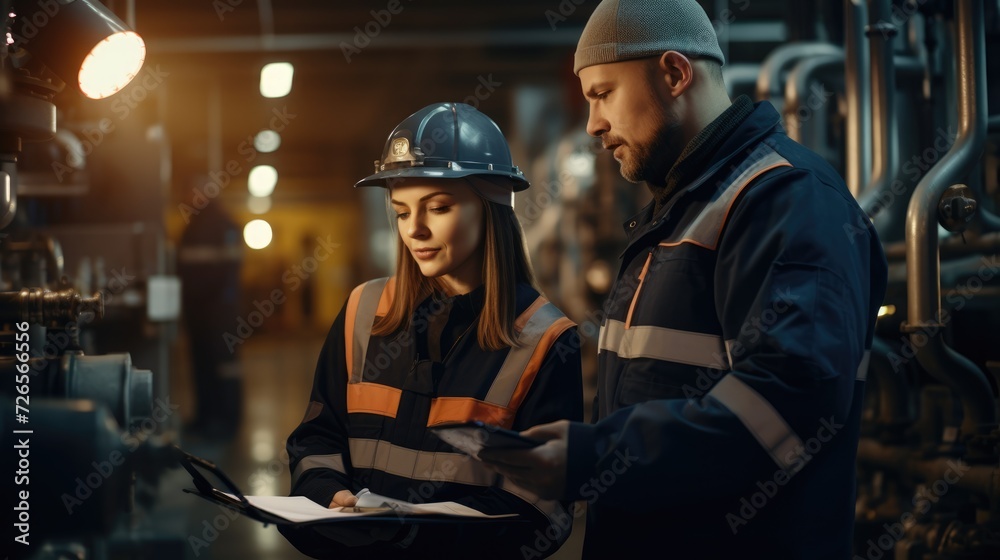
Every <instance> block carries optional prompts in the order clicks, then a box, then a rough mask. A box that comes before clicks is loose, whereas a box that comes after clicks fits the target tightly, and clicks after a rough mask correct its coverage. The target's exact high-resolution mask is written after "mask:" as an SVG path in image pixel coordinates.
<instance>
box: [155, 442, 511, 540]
mask: <svg viewBox="0 0 1000 560" xmlns="http://www.w3.org/2000/svg"><path fill="white" fill-rule="evenodd" d="M174 451H175V455H176V458H177V461H178V462H179V463H180V464H181V466H182V467H184V470H186V471H187V472H188V474H190V475H191V480H192V482H194V486H195V487H194V488H184V489H183V490H184V492H187V493H188V494H194V495H195V496H198V497H199V498H203V499H205V500H207V501H209V502H212V503H213V504H217V505H220V506H224V507H227V508H229V509H232V510H234V511H236V512H237V513H239V514H240V515H244V516H246V517H249V518H250V519H253V520H255V521H259V522H261V523H263V524H264V526H265V527H266V526H267V525H291V526H294V527H304V526H306V525H316V524H324V523H377V524H386V523H394V524H397V525H399V524H441V523H448V524H465V523H498V522H504V523H527V522H528V520H527V519H524V518H523V517H521V516H517V517H499V518H488V517H456V516H450V515H408V514H402V513H397V512H393V513H388V512H387V513H386V514H385V515H365V516H359V517H351V518H339V519H316V520H312V521H290V520H288V519H285V518H284V517H281V516H278V515H274V514H272V513H270V512H267V511H264V510H262V509H260V508H257V507H254V505H253V504H251V503H250V502H249V501H247V498H246V496H245V495H244V494H243V492H242V491H240V489H239V488H238V487H237V486H236V483H234V482H233V481H232V479H230V478H229V476H228V475H226V473H225V472H223V471H222V469H220V468H219V467H218V465H216V464H215V463H213V462H211V461H208V460H206V459H202V458H201V457H198V456H195V455H192V454H190V453H188V452H187V451H184V450H183V449H181V448H180V447H177V446H176V445H175V446H174ZM200 469H204V470H205V471H206V472H208V473H211V474H212V475H213V476H214V477H216V478H217V479H218V480H219V481H220V482H221V483H222V484H223V485H224V486H225V487H226V490H227V491H228V492H229V494H232V495H233V496H236V499H233V498H232V497H230V496H229V495H227V494H226V491H223V490H220V489H218V488H216V487H215V486H214V485H213V484H212V483H211V482H210V481H209V480H208V478H207V477H206V476H205V475H204V474H202V472H201V470H200Z"/></svg>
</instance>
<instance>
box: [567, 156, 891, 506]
mask: <svg viewBox="0 0 1000 560" xmlns="http://www.w3.org/2000/svg"><path fill="white" fill-rule="evenodd" d="M842 190H843V189H835V188H833V187H831V186H829V185H827V184H825V183H822V182H821V181H819V180H818V179H816V178H815V177H814V175H813V174H812V173H810V172H809V171H806V170H801V169H795V168H791V169H788V170H781V171H775V172H772V173H771V174H769V175H768V176H765V177H764V178H763V180H762V181H761V182H760V183H758V184H757V185H756V186H755V187H752V188H751V189H750V190H749V191H748V192H747V194H746V195H745V196H744V197H743V199H742V201H741V202H740V203H739V204H737V206H736V209H735V210H734V212H733V214H732V215H731V216H730V219H729V221H728V223H727V225H726V226H725V228H726V229H725V231H724V235H723V238H722V241H721V243H720V245H719V246H718V261H717V266H716V271H715V278H714V281H715V294H714V299H715V306H716V312H717V313H718V317H719V320H720V322H721V324H722V327H723V338H724V340H725V341H726V346H727V350H728V354H729V359H730V364H731V367H730V370H729V371H715V372H711V371H710V372H708V374H709V375H711V376H712V379H717V380H718V382H717V383H716V384H715V386H714V387H713V388H712V389H711V390H710V391H709V392H707V393H704V392H701V394H700V396H698V397H696V398H689V399H672V400H654V401H648V402H645V403H641V404H638V405H634V406H631V407H628V408H624V409H621V410H618V411H616V412H615V413H614V414H611V415H609V416H608V417H607V418H605V419H603V420H602V421H600V422H598V423H597V424H596V425H579V424H575V425H573V426H572V427H571V430H570V437H569V465H570V467H569V468H570V471H569V474H568V480H567V488H568V490H567V492H568V494H569V497H577V496H579V497H582V498H584V499H587V500H591V501H597V500H600V503H602V504H607V505H610V506H612V507H629V508H631V509H632V510H633V511H643V510H646V511H649V509H652V508H655V507H661V506H662V504H663V503H675V504H676V503H692V502H695V501H703V500H714V499H720V498H723V497H726V496H734V495H740V494H742V493H743V492H745V491H746V490H747V489H748V488H751V487H752V485H753V484H754V482H755V481H758V480H764V479H768V478H771V477H772V476H773V475H774V473H775V472H776V471H777V470H779V469H780V470H786V471H787V472H789V473H794V472H797V471H798V470H799V469H801V468H802V467H803V466H804V465H805V462H806V461H807V460H808V457H806V456H805V455H804V454H803V448H802V446H801V443H802V442H803V441H805V440H807V439H809V438H811V437H814V436H816V434H817V432H818V430H822V429H824V426H826V427H827V428H832V429H833V430H836V428H837V426H838V425H840V424H843V423H846V417H847V415H848V411H849V409H850V407H851V401H852V398H853V396H852V395H853V388H854V383H855V377H856V372H857V370H858V366H859V364H860V363H861V361H862V356H863V353H864V351H865V348H866V343H867V340H868V339H870V336H869V331H870V330H871V325H872V323H873V321H874V315H875V313H874V312H875V309H876V308H877V306H878V305H879V304H880V303H881V302H880V301H874V300H873V297H872V293H871V292H872V291H873V288H872V286H871V283H872V281H871V271H872V268H873V266H874V265H875V264H876V263H877V264H878V265H879V266H884V261H877V260H876V259H882V257H881V255H872V254H871V252H872V248H871V247H872V246H871V245H870V243H869V241H870V240H869V239H866V238H864V237H865V236H866V235H867V236H871V235H872V234H871V233H870V231H868V232H865V233H863V234H861V235H860V236H859V235H849V234H847V233H845V227H844V224H856V223H858V219H859V217H860V214H859V213H860V212H861V210H860V208H858V207H857V204H856V203H855V202H854V201H853V200H847V199H846V198H845V196H844V193H842V192H840V191H842ZM845 193H846V191H845ZM866 221H867V220H866ZM878 274H884V270H882V271H879V272H878V273H877V274H876V276H877V275H878ZM883 279H884V276H883ZM879 289H881V288H879ZM874 297H875V298H878V297H879V296H878V292H877V291H876V294H875V296H874ZM692 389H693V388H692ZM686 394H690V393H687V392H686ZM736 465H739V466H738V467H735V466H736ZM608 471H610V472H613V473H614V474H615V476H614V477H613V478H614V480H615V481H614V483H613V484H611V485H608V486H603V485H601V483H600V482H599V481H600V480H602V478H601V477H600V475H601V474H602V473H605V472H608ZM595 477H596V478H595ZM606 478H607V479H610V478H612V477H610V476H608V477H606ZM595 481H596V482H595ZM679 481H682V482H679ZM640 495H641V496H643V499H641V500H636V499H635V496H640ZM647 506H648V507H647Z"/></svg>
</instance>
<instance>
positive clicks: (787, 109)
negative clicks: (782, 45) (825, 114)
mask: <svg viewBox="0 0 1000 560" xmlns="http://www.w3.org/2000/svg"><path fill="white" fill-rule="evenodd" d="M843 68H844V53H843V52H842V51H841V52H839V53H832V54H827V55H820V56H813V57H809V58H804V59H801V60H799V61H798V62H797V63H796V64H795V67H794V68H793V69H792V71H791V72H789V73H788V80H787V81H786V82H785V106H784V107H783V108H782V114H783V115H784V121H785V128H786V129H787V130H788V137H789V138H791V139H792V140H795V141H796V142H798V143H800V144H805V145H807V146H809V145H810V142H807V141H806V139H805V134H803V131H802V128H803V126H805V125H806V122H807V121H808V120H810V119H809V118H808V117H812V116H814V115H813V113H815V112H817V111H818V110H820V109H822V108H823V107H824V106H825V105H826V103H827V100H826V98H825V97H824V98H823V99H820V100H817V99H816V98H815V97H814V96H811V95H809V94H810V89H809V86H810V84H812V83H813V82H815V81H816V79H817V76H820V75H824V74H841V73H842V72H843ZM824 95H825V92H824ZM803 117H807V118H803ZM810 147H811V148H813V149H814V150H815V149H816V148H817V146H810Z"/></svg>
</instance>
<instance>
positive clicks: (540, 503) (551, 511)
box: [500, 478, 569, 542]
mask: <svg viewBox="0 0 1000 560" xmlns="http://www.w3.org/2000/svg"><path fill="white" fill-rule="evenodd" d="M500 489H501V490H503V491H504V492H508V493H510V494H513V495H515V496H517V497H518V498H520V499H522V500H524V501H525V502H528V503H529V504H531V505H532V506H534V507H535V509H537V510H538V511H540V512H542V514H543V515H545V517H547V518H548V519H549V521H550V522H556V521H563V520H564V519H560V518H562V515H559V518H557V517H556V516H557V514H563V515H565V513H566V512H565V510H564V509H563V507H562V504H560V503H559V502H557V501H555V500H543V499H541V498H539V497H538V496H537V495H536V494H534V493H532V492H529V491H527V490H525V489H524V488H521V487H520V486H518V485H516V484H514V483H513V482H511V481H509V480H507V479H506V478H504V479H503V481H502V482H501V483H500ZM553 524H555V523H553ZM568 536H569V531H568V530H567V531H565V532H564V534H563V540H565V538H566V537H568ZM559 542H562V540H560V541H559Z"/></svg>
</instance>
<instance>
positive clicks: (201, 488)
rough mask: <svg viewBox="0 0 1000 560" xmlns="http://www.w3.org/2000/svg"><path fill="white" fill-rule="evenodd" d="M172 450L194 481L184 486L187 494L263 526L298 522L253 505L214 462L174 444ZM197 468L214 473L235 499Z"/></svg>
mask: <svg viewBox="0 0 1000 560" xmlns="http://www.w3.org/2000/svg"><path fill="white" fill-rule="evenodd" d="M174 451H175V453H176V457H177V461H178V462H179V463H180V464H181V466H182V467H184V470H186V471H187V472H188V474H190V475H191V481H192V482H194V488H184V491H185V492H187V493H188V494H194V495H195V496H198V497H199V498H204V499H205V500H208V501H209V502H212V503H213V504H217V505H220V506H224V507H227V508H229V509H231V510H234V511H236V512H237V513H239V514H241V515H245V516H247V517H249V518H250V519H253V520H255V521H260V522H261V523H263V524H264V526H265V527H266V526H267V525H269V524H271V525H288V524H291V525H298V523H294V522H292V521H289V520H287V519H285V518H284V517H279V516H277V515H274V514H272V513H269V512H266V511H264V510H261V509H258V508H256V507H254V506H253V505H252V504H251V503H250V502H248V501H247V498H246V496H245V495H244V494H243V492H242V491H241V490H240V489H239V488H238V487H237V486H236V483H234V482H233V481H232V479H231V478H229V476H228V475H227V474H226V473H224V472H223V471H222V469H220V468H219V467H218V465H216V464H215V463H213V462H211V461H207V460H205V459H202V458H201V457H197V456H195V455H192V454H190V453H188V452H187V451H184V450H183V449H181V448H180V447H177V446H176V445H175V446H174ZM199 469H204V470H205V471H207V472H210V473H212V475H214V476H215V477H216V478H217V479H218V480H220V481H221V482H222V483H223V484H224V485H225V486H226V490H228V492H229V493H230V494H232V495H233V496H236V499H235V500H234V499H233V498H232V497H230V496H229V495H227V494H226V492H224V491H222V490H219V489H218V488H216V487H215V486H214V485H213V484H212V483H211V482H209V480H208V478H206V477H205V475H204V474H202V472H201V471H200V470H199Z"/></svg>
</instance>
